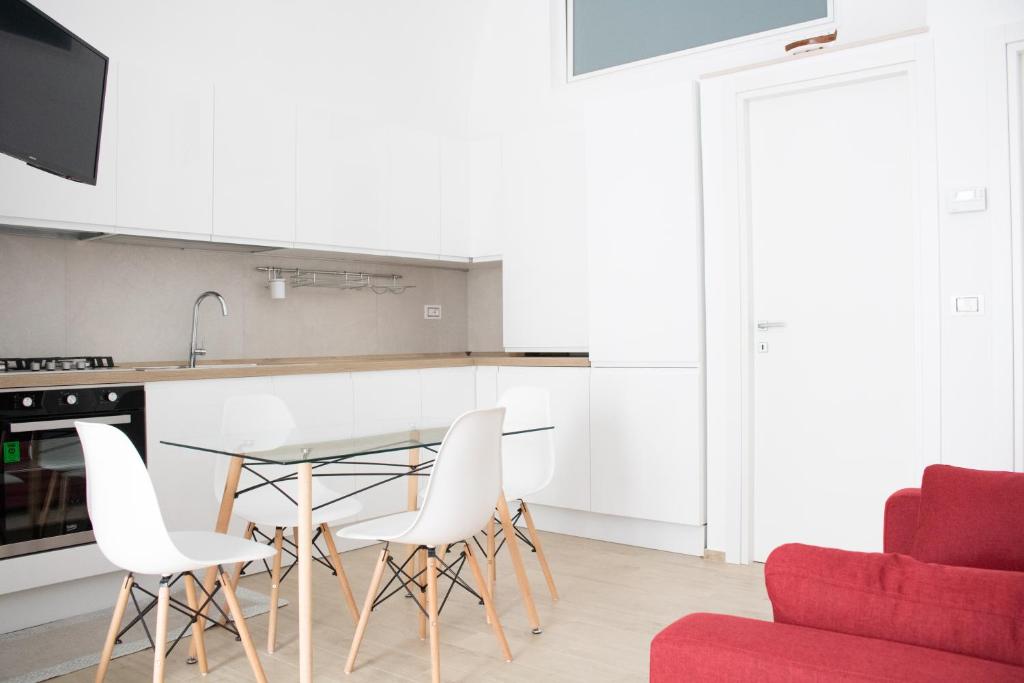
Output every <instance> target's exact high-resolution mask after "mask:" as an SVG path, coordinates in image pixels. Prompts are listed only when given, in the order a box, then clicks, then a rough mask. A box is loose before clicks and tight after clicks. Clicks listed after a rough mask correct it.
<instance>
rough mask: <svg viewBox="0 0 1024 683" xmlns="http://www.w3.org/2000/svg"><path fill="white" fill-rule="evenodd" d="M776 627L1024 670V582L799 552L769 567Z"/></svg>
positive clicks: (801, 548)
mask: <svg viewBox="0 0 1024 683" xmlns="http://www.w3.org/2000/svg"><path fill="white" fill-rule="evenodd" d="M764 573H765V584H766V586H767V587H768V597H769V598H771V601H772V608H773V610H774V613H775V621H777V622H781V623H785V624H796V625H799V626H809V627H812V628H819V629H825V630H828V631H836V632H839V633H849V634H853V635H859V636H866V637H869V638H881V639H884V640H893V641H897V642H901V643H906V644H908V645H920V646H922V647H930V648H935V649H938V650H946V651H948V652H955V653H958V654H962V655H968V656H972V657H983V658H985V659H991V660H994V661H998V662H1005V663H1008V664H1014V665H1017V666H1022V665H1024V574H1022V573H1018V572H1003V571H995V570H991V569H974V568H969V567H947V566H944V565H938V564H928V563H925V562H919V561H917V560H915V559H914V558H912V557H908V556H906V555H883V554H881V553H855V552H849V551H846V550H833V549H831V548H817V547H814V546H806V545H799V544H789V545H783V546H780V547H778V548H776V549H775V550H774V551H773V552H772V554H771V555H769V557H768V561H767V562H766V564H765V569H764Z"/></svg>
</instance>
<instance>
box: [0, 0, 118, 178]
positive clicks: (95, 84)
mask: <svg viewBox="0 0 1024 683" xmlns="http://www.w3.org/2000/svg"><path fill="white" fill-rule="evenodd" d="M107 61H108V60H107V58H106V57H105V56H104V55H103V54H101V53H100V52H99V51H98V50H96V48H94V47H92V46H91V45H89V44H88V43H86V42H85V41H84V40H82V39H81V38H79V37H78V36H76V35H75V34H73V33H71V32H70V31H68V30H67V29H66V28H64V27H63V26H61V25H60V24H58V23H57V22H55V21H54V20H53V19H51V18H50V17H48V16H46V15H45V14H43V13H42V12H41V11H39V10H38V9H36V8H35V7H33V6H32V5H31V4H29V3H28V2H24V1H23V0H0V152H3V153H5V154H9V155H10V156H12V157H14V158H16V159H21V160H22V161H24V162H26V163H27V164H29V165H30V166H35V167H36V168H39V169H42V170H44V171H48V172H50V173H53V174H55V175H59V176H61V177H64V178H68V179H69V180H75V181H78V182H81V183H88V184H90V185H95V184H96V174H97V168H96V167H97V163H98V159H99V151H100V131H101V130H102V129H103V95H104V92H105V91H106V86H107Z"/></svg>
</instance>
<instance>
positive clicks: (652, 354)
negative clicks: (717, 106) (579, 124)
mask: <svg viewBox="0 0 1024 683" xmlns="http://www.w3.org/2000/svg"><path fill="white" fill-rule="evenodd" d="M585 129H586V158H587V189H586V204H587V210H586V213H587V229H588V235H587V243H588V250H589V257H590V263H589V269H588V272H589V280H590V302H591V305H590V358H591V361H592V362H593V363H594V364H595V365H623V366H635V365H650V366H698V365H699V363H700V362H701V360H702V358H703V334H704V333H703V299H702V287H703V284H702V283H703V275H702V272H703V271H702V264H703V255H702V251H701V244H702V239H701V230H702V227H701V204H700V195H701V185H700V180H699V168H698V159H699V158H700V154H699V145H700V139H699V125H698V110H697V98H696V91H695V87H694V86H693V85H692V84H677V85H673V86H672V87H666V88H659V89H655V90H647V91H640V92H630V93H628V95H618V96H617V97H615V98H602V99H598V100H594V101H591V102H589V103H588V105H587V111H586V126H585Z"/></svg>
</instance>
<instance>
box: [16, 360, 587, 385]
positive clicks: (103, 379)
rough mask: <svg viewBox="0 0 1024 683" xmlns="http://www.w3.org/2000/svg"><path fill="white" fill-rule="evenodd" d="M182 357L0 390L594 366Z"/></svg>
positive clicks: (23, 379) (41, 375) (31, 379)
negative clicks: (194, 363)
mask: <svg viewBox="0 0 1024 683" xmlns="http://www.w3.org/2000/svg"><path fill="white" fill-rule="evenodd" d="M181 365H183V363H182V362H181V361H168V362H162V363H158V362H152V363H126V364H124V365H118V366H117V367H115V368H113V369H111V370H90V371H73V370H72V371H66V372H65V371H60V370H51V371H46V370H41V371H39V372H19V373H11V374H3V373H0V389H37V388H42V387H57V386H84V385H91V384H142V383H145V382H170V381H180V380H189V379H229V378H237V377H269V376H273V375H309V374H320V373H330V372H371V371H379V370H416V369H420V368H459V367H468V366H477V365H492V366H495V365H496V366H501V365H504V366H523V367H589V366H590V359H588V358H582V357H578V356H573V357H566V356H544V357H536V356H529V357H528V356H523V355H516V354H503V353H489V354H479V355H476V354H472V355H467V354H464V353H443V354H407V355H385V356H327V357H312V358H239V359H231V360H209V361H200V363H199V366H198V367H196V368H183V367H180V366H181Z"/></svg>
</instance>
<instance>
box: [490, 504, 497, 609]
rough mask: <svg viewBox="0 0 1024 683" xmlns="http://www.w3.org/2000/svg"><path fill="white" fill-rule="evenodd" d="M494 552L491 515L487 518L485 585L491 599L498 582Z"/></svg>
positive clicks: (492, 518)
mask: <svg viewBox="0 0 1024 683" xmlns="http://www.w3.org/2000/svg"><path fill="white" fill-rule="evenodd" d="M494 552H495V543H494V515H491V518H490V519H489V520H487V586H488V588H489V589H490V591H491V599H494V589H495V588H496V587H497V583H498V564H497V561H496V558H495V557H494Z"/></svg>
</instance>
